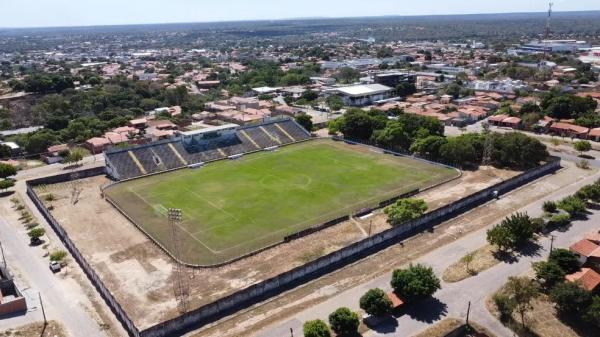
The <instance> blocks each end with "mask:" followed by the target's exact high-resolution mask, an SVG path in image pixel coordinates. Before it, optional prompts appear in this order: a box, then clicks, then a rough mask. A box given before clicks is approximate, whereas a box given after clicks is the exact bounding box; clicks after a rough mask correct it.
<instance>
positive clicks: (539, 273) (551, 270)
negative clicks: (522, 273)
mask: <svg viewBox="0 0 600 337" xmlns="http://www.w3.org/2000/svg"><path fill="white" fill-rule="evenodd" d="M533 270H534V271H535V278H536V279H537V280H538V282H540V284H542V285H543V286H544V287H545V288H546V289H550V288H552V287H553V286H554V285H555V284H557V283H560V282H563V281H564V280H565V272H564V270H562V269H561V268H560V266H559V265H558V264H556V263H555V262H552V261H547V262H546V261H542V262H536V263H533Z"/></svg>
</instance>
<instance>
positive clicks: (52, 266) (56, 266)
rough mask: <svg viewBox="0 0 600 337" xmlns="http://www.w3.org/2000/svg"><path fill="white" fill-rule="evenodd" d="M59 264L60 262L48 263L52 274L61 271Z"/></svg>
mask: <svg viewBox="0 0 600 337" xmlns="http://www.w3.org/2000/svg"><path fill="white" fill-rule="evenodd" d="M61 268H62V267H61V264H60V262H57V261H50V270H51V271H52V272H53V273H58V272H59V271H60V270H61Z"/></svg>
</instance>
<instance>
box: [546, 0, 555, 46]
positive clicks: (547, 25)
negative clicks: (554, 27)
mask: <svg viewBox="0 0 600 337" xmlns="http://www.w3.org/2000/svg"><path fill="white" fill-rule="evenodd" d="M552 6H554V3H553V2H550V3H549V4H548V18H547V19H546V32H545V34H544V39H545V40H548V39H549V38H550V20H552Z"/></svg>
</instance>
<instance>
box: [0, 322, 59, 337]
mask: <svg viewBox="0 0 600 337" xmlns="http://www.w3.org/2000/svg"><path fill="white" fill-rule="evenodd" d="M0 337H67V334H66V333H65V331H64V328H63V327H62V325H61V324H60V323H58V322H55V321H49V322H48V325H46V326H44V323H43V322H41V323H32V324H28V325H24V326H21V327H18V328H14V329H8V330H5V331H0Z"/></svg>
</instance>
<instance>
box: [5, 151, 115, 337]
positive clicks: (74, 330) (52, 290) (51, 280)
mask: <svg viewBox="0 0 600 337" xmlns="http://www.w3.org/2000/svg"><path fill="white" fill-rule="evenodd" d="M81 163H82V165H83V166H82V167H80V168H83V167H93V166H98V165H103V163H104V157H103V155H96V156H90V157H86V158H84V160H83V161H82V162H81ZM63 172H68V169H65V166H64V165H63V164H53V165H46V166H41V167H37V168H33V169H29V170H23V171H19V173H18V175H17V179H18V181H17V185H16V187H15V189H16V191H17V193H18V194H20V195H21V197H22V199H23V200H24V201H25V203H26V204H27V205H28V206H29V209H30V210H31V211H32V213H33V215H34V216H35V217H36V218H37V219H38V220H39V223H40V224H41V225H43V226H44V227H45V229H46V236H47V237H48V238H49V240H50V242H51V243H52V246H54V247H57V248H58V247H60V249H64V247H63V246H62V243H61V242H60V240H59V239H58V237H56V235H55V233H54V232H53V231H52V229H51V228H50V227H48V226H47V224H46V223H45V221H43V218H42V217H41V215H40V214H39V212H38V211H37V209H35V207H34V206H33V204H32V203H31V201H30V200H29V198H27V196H26V194H25V180H28V179H33V178H36V177H41V176H47V175H52V174H58V173H63ZM9 198H10V197H6V198H4V200H0V202H2V203H3V205H6V204H7V203H8V199H9ZM0 206H2V205H0ZM5 209H6V208H5ZM3 212H4V210H3V211H2V212H1V213H0V242H2V245H3V248H4V253H5V256H6V260H7V264H8V267H9V269H10V271H11V273H12V274H13V275H16V276H17V277H16V279H17V282H18V284H17V285H18V286H20V287H21V288H22V290H24V293H25V297H26V298H27V301H28V306H29V308H30V310H29V311H28V312H27V313H26V314H25V315H21V316H14V317H9V318H3V319H0V331H1V330H5V329H8V328H13V327H18V326H20V325H23V324H28V323H32V322H36V321H38V322H39V321H41V320H43V316H42V313H41V310H40V306H39V302H38V300H37V298H36V297H37V296H38V293H40V294H41V296H42V300H43V302H44V307H45V309H46V314H47V316H48V319H52V320H56V321H58V322H61V323H62V324H63V325H64V327H65V329H66V330H67V332H68V333H69V335H70V336H89V337H103V336H106V333H105V332H104V331H103V330H102V328H101V327H100V325H99V324H98V322H97V321H96V320H95V319H94V318H93V317H96V315H95V314H93V313H90V312H88V311H89V310H90V309H89V307H90V306H91V304H90V303H89V301H88V299H87V297H86V294H85V291H95V289H93V287H92V285H91V284H87V286H88V287H89V289H82V288H81V287H80V286H79V284H77V283H76V282H75V281H74V280H73V279H71V278H62V277H60V276H57V275H54V274H52V273H51V272H50V270H49V268H48V258H47V257H43V251H42V248H41V247H30V246H29V238H28V236H27V233H26V229H25V228H24V227H23V226H22V225H21V224H20V223H17V222H14V221H12V222H11V220H10V218H11V217H10V216H8V214H5V213H3ZM8 212H10V211H8ZM67 268H68V270H70V272H72V273H74V272H78V273H80V274H82V271H81V270H79V267H78V265H77V264H76V263H75V262H72V263H70V265H69V267H67ZM82 275H83V274H82ZM83 278H85V276H83ZM84 282H87V280H85V281H84ZM101 305H103V303H102V304H101ZM105 311H108V309H107V308H105ZM111 318H112V313H111ZM112 323H113V324H112V325H113V326H114V327H115V329H117V330H118V331H121V332H122V330H120V329H121V327H120V325H118V323H116V319H113V322H112Z"/></svg>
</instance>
